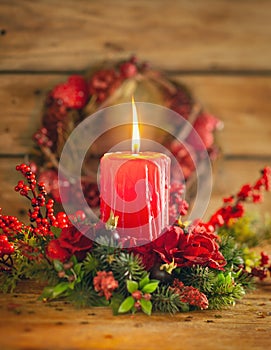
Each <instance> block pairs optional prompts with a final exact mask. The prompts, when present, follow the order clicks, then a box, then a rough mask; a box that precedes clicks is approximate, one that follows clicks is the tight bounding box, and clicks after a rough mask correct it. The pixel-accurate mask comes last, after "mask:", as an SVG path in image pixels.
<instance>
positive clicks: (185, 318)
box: [0, 283, 271, 350]
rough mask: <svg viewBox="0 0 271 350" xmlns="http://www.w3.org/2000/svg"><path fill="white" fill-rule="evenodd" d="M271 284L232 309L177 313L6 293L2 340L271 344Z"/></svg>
mask: <svg viewBox="0 0 271 350" xmlns="http://www.w3.org/2000/svg"><path fill="white" fill-rule="evenodd" d="M270 296H271V284H270V283H269V284H267V283H265V284H262V285H261V287H259V289H258V291H257V292H254V293H251V294H249V295H247V297H246V298H245V299H243V300H242V301H240V302H238V304H237V305H236V306H235V307H233V308H230V309H228V310H223V311H216V310H213V311H197V312H190V313H181V314H177V315H175V316H165V315H163V314H154V315H152V316H150V317H148V316H146V315H144V314H140V313H139V314H136V315H134V316H112V312H111V310H110V309H107V308H92V309H84V310H76V309H74V308H73V307H72V306H70V305H67V304H65V303H63V302H52V303H45V304H44V303H42V302H41V301H37V297H38V295H37V294H33V291H32V292H29V289H28V290H27V293H18V294H17V293H16V294H14V295H0V312H1V318H0V344H1V349H3V350H15V349H16V350H17V349H27V350H36V349H42V350H43V349H44V350H47V349H48V350H49V349H63V350H79V349H107V350H109V349H110V350H111V349H118V350H130V349H142V350H143V349H148V350H155V349H159V348H163V349H172V350H173V349H186V350H192V349H204V350H213V349H219V350H232V349H238V350H239V349H240V350H243V349H246V350H258V349H259V350H260V349H266V350H267V349H268V348H269V346H270V344H271V342H270V332H271V298H270Z"/></svg>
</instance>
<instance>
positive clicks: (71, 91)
mask: <svg viewBox="0 0 271 350" xmlns="http://www.w3.org/2000/svg"><path fill="white" fill-rule="evenodd" d="M51 94H52V97H53V98H54V99H56V100H61V101H62V102H63V103H64V104H65V105H66V106H67V107H69V108H75V109H81V108H83V107H84V106H85V105H86V103H87V100H88V86H87V83H86V81H85V79H84V78H83V77H81V76H80V75H72V76H70V78H69V79H68V81H67V82H66V83H63V84H59V85H57V86H56V87H55V88H54V89H53V91H52V93H51Z"/></svg>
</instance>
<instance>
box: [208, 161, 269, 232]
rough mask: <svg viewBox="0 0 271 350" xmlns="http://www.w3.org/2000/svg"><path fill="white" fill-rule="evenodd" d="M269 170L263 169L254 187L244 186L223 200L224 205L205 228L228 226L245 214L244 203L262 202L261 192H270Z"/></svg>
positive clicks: (267, 168)
mask: <svg viewBox="0 0 271 350" xmlns="http://www.w3.org/2000/svg"><path fill="white" fill-rule="evenodd" d="M270 184H271V168H269V167H265V168H264V169H263V170H262V171H261V177H260V178H259V179H258V180H257V181H256V183H255V184H254V185H250V184H246V185H244V186H242V187H241V189H240V190H239V191H238V192H237V194H236V195H232V196H230V197H227V198H224V200H223V201H224V205H223V206H222V207H221V208H220V209H218V210H217V211H216V212H215V213H214V214H213V215H212V216H211V218H210V220H209V221H208V222H207V224H206V225H207V226H208V225H211V226H213V227H216V226H218V227H221V226H223V225H228V224H229V222H230V221H231V220H232V219H238V218H240V217H242V216H243V215H244V213H245V208H244V204H243V203H244V202H252V203H258V202H260V201H261V200H262V191H263V190H266V191H269V190H270Z"/></svg>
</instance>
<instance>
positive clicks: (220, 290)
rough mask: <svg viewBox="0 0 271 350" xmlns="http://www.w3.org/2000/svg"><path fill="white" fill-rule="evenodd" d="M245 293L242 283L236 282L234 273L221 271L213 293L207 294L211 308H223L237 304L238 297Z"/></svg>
mask: <svg viewBox="0 0 271 350" xmlns="http://www.w3.org/2000/svg"><path fill="white" fill-rule="evenodd" d="M244 295H245V290H244V288H243V286H242V285H241V284H240V283H236V282H235V281H234V279H233V277H232V273H231V272H228V273H223V272H221V273H219V274H218V275H217V278H216V281H215V283H214V285H213V288H212V293H210V294H209V295H207V297H208V300H209V309H222V308H225V307H229V306H231V305H235V302H236V300H237V299H241V298H242V297H243V296H244Z"/></svg>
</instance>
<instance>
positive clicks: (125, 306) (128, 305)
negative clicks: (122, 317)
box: [118, 296, 135, 314]
mask: <svg viewBox="0 0 271 350" xmlns="http://www.w3.org/2000/svg"><path fill="white" fill-rule="evenodd" d="M134 303H135V300H134V298H133V297H131V296H130V297H127V298H126V299H125V300H124V301H123V302H122V303H121V304H120V307H119V309H118V312H119V314H124V313H126V312H128V311H130V310H131V309H132V307H133V306H134Z"/></svg>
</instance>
